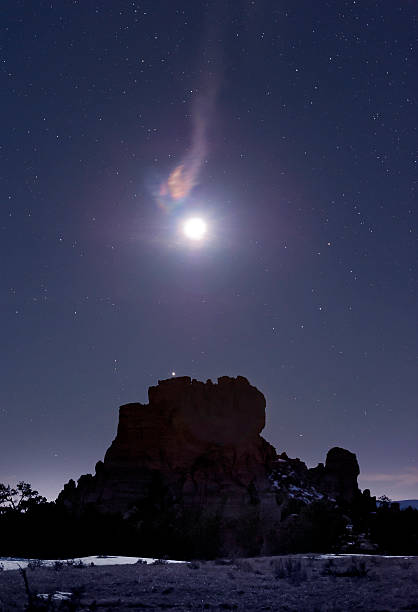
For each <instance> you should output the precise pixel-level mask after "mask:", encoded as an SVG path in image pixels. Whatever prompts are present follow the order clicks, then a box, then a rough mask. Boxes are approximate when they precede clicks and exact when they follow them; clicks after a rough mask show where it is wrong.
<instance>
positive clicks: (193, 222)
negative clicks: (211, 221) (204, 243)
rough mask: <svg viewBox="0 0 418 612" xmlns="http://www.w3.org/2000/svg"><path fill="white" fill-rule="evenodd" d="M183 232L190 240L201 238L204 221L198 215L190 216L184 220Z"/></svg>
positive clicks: (204, 231)
mask: <svg viewBox="0 0 418 612" xmlns="http://www.w3.org/2000/svg"><path fill="white" fill-rule="evenodd" d="M183 232H184V235H185V236H186V237H187V238H189V239H190V240H202V238H203V237H204V236H205V234H206V223H205V222H204V221H203V219H200V217H192V218H191V219H187V221H185V222H184V225H183Z"/></svg>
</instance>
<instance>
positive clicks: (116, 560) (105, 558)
mask: <svg viewBox="0 0 418 612" xmlns="http://www.w3.org/2000/svg"><path fill="white" fill-rule="evenodd" d="M37 561H38V560H37V559H19V558H17V557H0V568H1V567H2V566H3V569H4V570H16V569H19V568H22V569H25V568H26V567H28V565H29V564H30V563H31V562H32V563H33V562H35V563H36V562H37ZM138 561H139V562H141V561H142V562H144V563H155V562H156V561H158V559H152V558H150V557H119V556H111V555H98V556H97V557H95V556H92V557H77V558H76V559H60V560H57V559H45V560H42V561H41V562H40V564H42V566H44V567H53V566H54V565H55V564H56V563H71V564H74V565H81V563H82V564H83V565H130V564H133V563H138ZM166 563H185V561H174V560H172V559H169V560H167V561H166Z"/></svg>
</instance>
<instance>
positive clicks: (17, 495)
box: [0, 480, 46, 514]
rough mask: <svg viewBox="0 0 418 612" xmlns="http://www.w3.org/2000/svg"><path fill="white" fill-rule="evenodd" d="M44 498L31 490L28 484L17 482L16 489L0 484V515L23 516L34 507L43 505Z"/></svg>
mask: <svg viewBox="0 0 418 612" xmlns="http://www.w3.org/2000/svg"><path fill="white" fill-rule="evenodd" d="M45 503H46V498H45V497H43V496H42V495H39V492H38V491H35V490H34V489H32V485H30V484H29V483H28V482H23V480H22V481H21V482H18V483H17V485H16V487H11V486H10V485H5V484H3V483H0V513H2V514H4V513H8V512H13V513H17V514H24V513H25V512H27V511H28V510H30V509H31V508H33V507H34V506H37V505H39V504H45Z"/></svg>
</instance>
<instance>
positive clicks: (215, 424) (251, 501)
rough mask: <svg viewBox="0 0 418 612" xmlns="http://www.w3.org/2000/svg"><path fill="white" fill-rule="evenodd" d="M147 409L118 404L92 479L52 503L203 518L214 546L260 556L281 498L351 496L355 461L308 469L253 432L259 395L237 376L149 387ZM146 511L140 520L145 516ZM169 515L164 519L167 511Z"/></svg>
mask: <svg viewBox="0 0 418 612" xmlns="http://www.w3.org/2000/svg"><path fill="white" fill-rule="evenodd" d="M148 397H149V404H147V405H143V404H139V403H136V404H126V405H124V406H121V408H120V412H119V425H118V431H117V435H116V438H115V439H114V441H113V442H112V444H111V446H110V447H109V449H108V450H107V452H106V455H105V458H104V461H103V462H101V461H99V462H98V464H97V465H96V473H95V475H94V476H91V475H86V476H82V477H81V478H80V479H79V481H78V485H77V486H76V485H75V483H74V481H70V482H69V483H68V484H67V485H65V487H64V490H63V491H62V492H61V493H60V495H59V497H58V500H57V501H58V503H59V504H62V505H64V506H65V507H66V508H68V509H69V510H70V511H71V512H72V513H75V514H80V513H82V512H83V511H85V510H86V509H87V508H88V507H89V506H90V507H94V508H95V509H96V510H99V511H100V512H102V513H121V514H122V515H124V516H126V517H128V516H130V515H132V513H137V515H138V516H139V518H140V519H141V521H143V520H145V519H144V517H145V516H149V515H150V513H151V515H152V516H153V517H154V518H156V519H157V518H158V516H159V515H162V514H163V513H164V512H165V513H167V512H172V513H173V512H174V515H175V516H180V515H181V516H185V515H187V516H189V517H190V516H193V517H194V520H195V521H199V520H203V519H202V517H204V519H205V520H208V519H211V518H212V519H213V518H215V517H216V520H217V521H218V522H219V524H220V525H221V537H222V542H223V550H225V551H228V552H229V554H231V552H235V553H238V554H239V553H240V552H242V551H244V552H247V553H248V552H250V553H252V554H257V553H264V552H269V538H270V535H271V534H272V533H273V532H277V531H278V530H280V521H281V517H282V512H283V510H284V509H285V508H286V506H287V505H288V503H289V500H299V502H300V503H302V504H309V503H311V502H312V501H315V500H320V499H324V498H329V499H333V500H342V501H344V502H347V503H349V502H350V501H351V500H352V499H353V498H354V497H355V495H356V494H357V493H358V487H357V476H358V473H359V469H358V464H357V460H356V457H355V455H353V454H352V453H350V452H349V451H346V450H344V449H338V448H334V449H332V450H331V451H329V453H328V455H327V460H326V464H325V466H323V465H322V464H320V465H319V466H318V467H317V468H313V469H311V470H308V468H307V467H306V465H305V464H304V463H303V462H301V461H300V460H298V459H289V458H288V457H287V455H286V454H285V453H282V454H281V455H277V453H276V451H275V449H274V448H273V447H272V446H271V445H270V444H269V443H268V442H266V440H264V438H263V437H262V436H261V435H260V433H261V431H262V430H263V428H264V425H265V399H264V396H263V394H262V393H261V392H260V391H258V390H257V389H256V388H255V387H253V386H251V385H250V384H249V382H248V381H247V379H246V378H243V377H241V376H238V377H237V378H229V377H227V376H224V377H221V378H219V379H218V382H217V384H214V383H212V382H211V381H210V380H208V381H207V382H206V383H203V382H199V381H196V380H191V379H190V378H189V377H182V378H171V379H168V380H163V381H159V383H158V386H155V387H151V388H150V389H149V391H148ZM147 513H148V514H147ZM171 516H172V515H171Z"/></svg>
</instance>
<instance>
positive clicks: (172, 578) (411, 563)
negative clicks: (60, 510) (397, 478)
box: [0, 555, 418, 612]
mask: <svg viewBox="0 0 418 612" xmlns="http://www.w3.org/2000/svg"><path fill="white" fill-rule="evenodd" d="M26 575H27V579H28V583H29V587H30V590H31V592H32V594H33V596H34V597H33V602H34V604H33V605H32V607H31V608H28V596H27V593H26V591H25V585H24V580H23V576H22V575H21V573H20V572H19V571H16V570H12V571H2V572H0V611H1V612H9V611H13V610H28V609H33V610H34V609H41V608H39V607H38V605H39V604H41V605H44V606H45V607H44V608H43V609H44V610H68V611H69V610H72V611H75V610H77V611H82V610H86V611H87V610H112V611H113V610H121V611H123V610H130V611H132V610H143V609H148V610H277V611H281V612H305V611H306V612H308V611H309V612H314V611H316V612H331V611H332V612H337V611H341V612H343V611H344V612H346V611H351V610H356V611H364V612H366V611H367V612H384V611H387V612H389V611H391V612H394V611H400V610H408V611H409V612H411V611H413V610H417V611H418V558H417V557H412V558H406V557H405V558H393V557H392V558H385V557H378V556H371V557H347V556H339V557H327V556H314V555H312V556H296V555H294V556H293V555H292V556H286V557H268V558H267V557H262V558H261V557H260V558H255V559H236V560H219V561H208V562H201V561H196V562H192V563H188V564H166V563H162V562H161V563H155V564H148V565H147V564H145V563H138V564H133V565H108V566H104V567H99V566H95V567H90V566H83V567H76V566H67V565H65V564H64V565H62V564H58V565H57V566H56V568H54V567H47V568H46V567H35V568H34V569H30V568H28V569H27V570H26ZM60 593H63V594H62V595H60ZM38 594H41V595H43V596H44V598H42V597H39V596H37V595H38ZM48 595H49V598H50V601H48V600H47V599H46V598H47V596H48ZM60 598H61V599H60Z"/></svg>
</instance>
